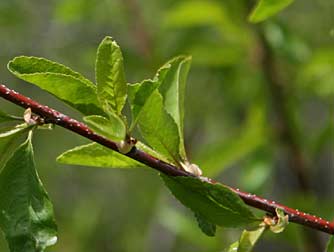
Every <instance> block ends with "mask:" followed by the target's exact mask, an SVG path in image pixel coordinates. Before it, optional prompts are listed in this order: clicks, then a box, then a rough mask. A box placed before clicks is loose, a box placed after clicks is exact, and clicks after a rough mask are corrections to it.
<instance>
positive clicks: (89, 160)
mask: <svg viewBox="0 0 334 252" xmlns="http://www.w3.org/2000/svg"><path fill="white" fill-rule="evenodd" d="M57 162H59V163H62V164H70V165H82V166H94V167H109V168H134V167H142V166H144V165H143V164H141V163H139V162H137V161H135V160H133V159H131V158H128V157H127V156H124V155H122V154H120V153H118V152H116V151H113V150H110V149H108V148H106V147H104V146H102V145H100V144H97V143H91V144H87V145H82V146H77V147H75V148H74V149H71V150H68V151H66V152H64V153H63V154H61V155H60V156H59V157H57Z"/></svg>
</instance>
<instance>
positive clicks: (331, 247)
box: [326, 235, 334, 252]
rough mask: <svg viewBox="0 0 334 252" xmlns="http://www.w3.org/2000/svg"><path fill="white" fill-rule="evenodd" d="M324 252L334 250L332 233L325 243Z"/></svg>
mask: <svg viewBox="0 0 334 252" xmlns="http://www.w3.org/2000/svg"><path fill="white" fill-rule="evenodd" d="M326 252H334V236H333V235H332V236H331V237H330V238H329V240H328V243H327V246H326Z"/></svg>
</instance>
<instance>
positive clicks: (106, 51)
mask: <svg viewBox="0 0 334 252" xmlns="http://www.w3.org/2000/svg"><path fill="white" fill-rule="evenodd" d="M95 75H96V84H97V95H98V98H99V100H100V103H101V104H102V107H103V109H104V111H106V112H108V111H110V110H111V111H113V112H114V113H115V114H121V111H122V109H123V107H124V104H125V101H126V95H127V85H126V81H125V74H124V65H123V56H122V52H121V49H120V47H119V46H118V45H117V43H116V42H115V41H113V39H112V38H111V37H105V38H104V39H103V40H102V42H101V44H100V45H99V47H98V49H97V56H96V65H95Z"/></svg>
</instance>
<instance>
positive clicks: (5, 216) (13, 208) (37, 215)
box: [0, 134, 57, 252]
mask: <svg viewBox="0 0 334 252" xmlns="http://www.w3.org/2000/svg"><path fill="white" fill-rule="evenodd" d="M18 188H19V190H18ZM0 226H1V229H2V230H3V232H4V233H5V236H6V239H7V241H8V244H9V248H10V250H11V252H22V251H24V252H42V251H44V249H45V248H46V247H48V246H51V245H53V244H54V243H55V242H56V241H57V237H56V233H57V227H56V224H55V220H54V215H53V207H52V203H51V201H50V200H49V197H48V195H47V193H46V191H45V189H44V188H43V185H42V183H41V181H40V179H39V177H38V174H37V171H36V168H35V163H34V159H33V150H32V145H31V134H30V136H29V138H28V140H27V141H26V142H25V143H23V144H22V145H21V146H20V147H19V148H18V149H17V150H16V151H15V152H14V154H13V156H12V157H11V158H10V159H9V160H8V161H7V163H6V165H5V166H4V168H3V170H2V172H1V173H0Z"/></svg>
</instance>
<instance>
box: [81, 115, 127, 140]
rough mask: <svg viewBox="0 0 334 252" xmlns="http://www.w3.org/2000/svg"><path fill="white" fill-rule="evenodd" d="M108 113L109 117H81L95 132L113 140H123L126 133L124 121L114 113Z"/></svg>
mask: <svg viewBox="0 0 334 252" xmlns="http://www.w3.org/2000/svg"><path fill="white" fill-rule="evenodd" d="M109 115H110V117H109V119H107V118H105V117H103V116H99V115H92V116H85V117H84V118H83V119H84V121H85V122H86V123H87V124H88V126H89V127H90V128H91V129H92V130H94V131H95V132H96V133H98V134H100V135H102V136H104V137H106V138H109V139H111V140H114V141H120V140H124V139H125V135H126V126H125V124H124V122H123V121H122V119H121V118H119V116H117V115H116V114H109Z"/></svg>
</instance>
